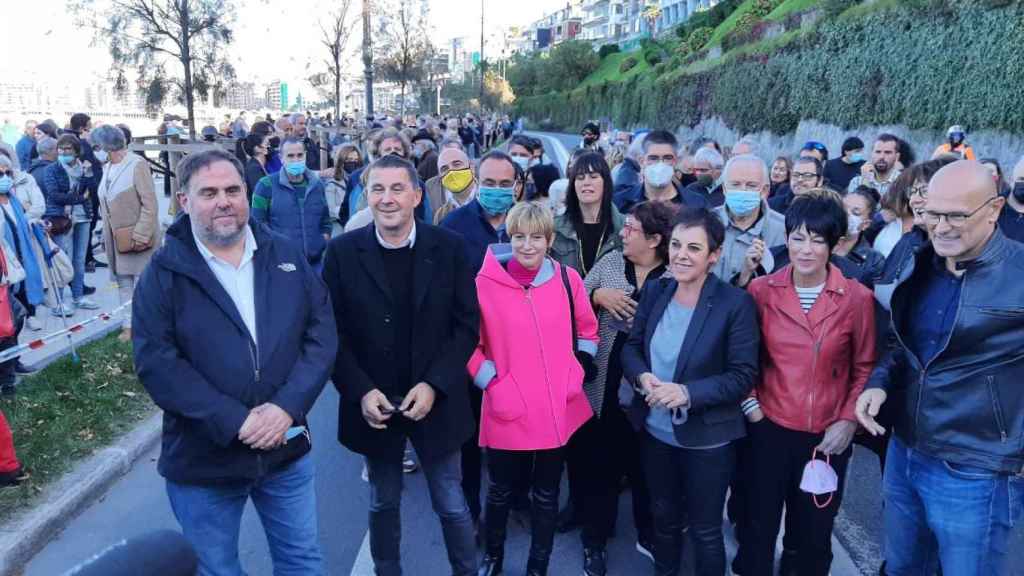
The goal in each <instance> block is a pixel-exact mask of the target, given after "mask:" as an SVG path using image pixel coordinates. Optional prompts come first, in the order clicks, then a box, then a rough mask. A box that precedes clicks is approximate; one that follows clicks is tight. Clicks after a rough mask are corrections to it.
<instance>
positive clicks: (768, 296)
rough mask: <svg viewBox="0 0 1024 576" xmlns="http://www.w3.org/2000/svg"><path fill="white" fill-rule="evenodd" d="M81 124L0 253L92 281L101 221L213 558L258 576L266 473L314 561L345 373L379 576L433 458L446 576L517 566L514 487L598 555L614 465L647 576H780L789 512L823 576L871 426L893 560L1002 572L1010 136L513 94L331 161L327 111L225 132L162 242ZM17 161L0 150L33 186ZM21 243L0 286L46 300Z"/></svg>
mask: <svg viewBox="0 0 1024 576" xmlns="http://www.w3.org/2000/svg"><path fill="white" fill-rule="evenodd" d="M325 123H331V122H330V121H329V120H328V121H327V122H325ZM71 124H72V128H75V127H76V126H77V128H78V129H79V130H80V131H84V134H79V135H78V136H75V135H71V134H68V135H63V136H60V137H59V138H57V139H56V140H57V141H56V142H54V143H52V145H51V143H50V142H49V140H53V138H52V136H50V135H48V134H47V133H46V130H43V134H42V136H40V137H37V135H36V133H37V132H39V130H38V127H35V129H34V132H33V133H32V134H31V135H30V137H31V138H32V140H33V142H32V143H30V145H29V146H27V147H26V148H31V149H32V150H33V151H37V152H36V153H37V154H38V156H39V157H41V158H44V157H48V156H51V155H52V154H53V153H56V154H57V157H58V160H57V161H56V162H53V161H52V160H51V165H50V166H46V167H42V168H41V170H42V174H43V176H42V180H41V181H39V182H38V183H39V186H38V188H39V189H40V190H41V195H42V199H43V200H42V201H40V200H38V196H39V194H40V192H39V191H36V192H32V190H29V189H27V188H29V186H28V185H23V186H25V188H26V190H22V189H18V188H14V192H16V194H14V193H10V191H11V189H12V187H11V186H7V188H6V190H5V188H4V186H5V180H4V178H5V176H2V175H0V204H2V205H3V207H4V209H5V210H4V212H5V220H6V221H7V223H8V225H7V226H5V228H4V230H5V238H6V239H7V241H6V242H5V244H4V246H3V248H4V250H3V253H4V254H5V255H6V256H7V259H8V261H10V260H12V257H17V258H18V259H19V260H24V258H22V256H23V254H28V255H29V256H31V254H32V252H31V250H32V248H31V247H29V246H25V245H24V244H23V243H22V240H20V239H21V238H22V236H23V233H22V230H23V229H24V228H26V226H27V224H28V223H30V222H31V221H33V219H38V218H42V219H43V220H45V221H47V222H48V225H47V227H46V228H47V229H48V230H49V231H50V234H51V235H52V236H54V238H55V241H56V243H57V244H58V245H61V246H64V249H65V251H66V252H67V253H68V254H69V255H72V261H73V262H74V273H75V279H73V280H72V281H71V283H70V284H71V293H72V300H71V304H72V305H73V306H77V307H82V308H88V307H89V305H90V302H89V301H88V300H87V297H86V294H85V287H84V286H83V284H82V282H81V280H80V279H78V278H79V270H80V269H82V270H84V266H85V263H86V259H87V253H88V246H87V245H88V236H87V235H85V234H84V233H83V234H82V237H83V240H79V239H78V232H77V231H78V230H79V229H81V230H86V231H87V230H88V227H89V226H90V225H94V223H95V218H96V215H97V213H99V216H100V218H101V221H102V222H103V226H104V231H105V241H104V246H105V249H106V252H107V263H108V265H110V266H111V273H112V275H113V277H114V278H116V280H117V282H118V286H119V288H121V294H122V297H123V298H126V299H127V298H131V297H132V293H133V291H134V300H133V305H132V308H133V316H132V318H131V320H130V322H131V323H130V324H126V334H127V335H128V336H129V337H131V338H132V341H133V344H134V354H135V363H136V369H137V372H138V374H139V377H140V379H141V381H142V383H143V385H144V386H145V387H146V389H147V390H148V391H149V393H150V394H151V395H152V397H153V399H154V401H155V402H156V404H157V405H158V406H160V407H161V408H162V409H163V410H164V413H165V420H164V432H163V434H164V441H163V445H162V451H161V455H160V461H159V471H160V473H161V474H162V475H163V476H164V477H165V478H166V480H167V492H168V495H169V498H170V501H171V505H172V508H173V510H174V513H175V515H176V517H177V519H178V521H179V523H180V524H181V526H182V529H183V531H184V534H185V537H186V538H187V539H188V540H189V541H190V543H191V544H192V546H193V547H194V548H195V549H196V552H197V555H198V558H199V562H200V573H201V574H204V575H216V576H221V575H224V576H227V575H231V576H236V575H238V574H242V570H241V566H240V564H239V557H238V550H237V545H238V534H239V526H240V522H241V515H242V510H243V509H244V506H245V504H246V502H247V501H248V500H249V499H252V501H253V503H254V504H255V506H256V509H257V511H258V512H259V513H260V515H261V516H262V517H264V518H273V521H270V522H264V529H265V531H266V533H267V536H268V542H269V544H270V548H271V556H272V558H273V562H274V565H275V571H278V572H280V573H296V574H298V573H301V574H322V573H324V567H323V559H322V555H321V553H320V549H319V542H318V536H317V522H316V498H315V494H314V490H313V480H314V476H315V469H314V465H313V461H312V459H311V456H310V455H309V452H310V450H311V440H310V433H309V428H308V423H307V420H306V418H307V415H308V413H309V411H310V410H311V409H312V407H313V404H314V403H315V401H316V399H317V398H318V396H319V395H320V392H321V390H322V388H323V386H324V385H325V384H326V382H327V381H328V380H331V381H332V382H333V383H334V385H335V386H336V387H337V389H338V391H339V393H340V404H339V407H338V440H339V442H340V443H341V444H342V445H343V446H345V447H346V448H347V449H349V450H352V451H354V452H356V453H359V454H361V455H362V456H363V457H364V458H365V464H366V470H365V479H366V480H367V482H368V483H369V485H370V510H369V538H370V551H371V556H372V558H373V562H374V565H375V570H376V573H377V574H380V575H383V576H391V575H398V574H401V573H402V563H401V557H400V535H401V508H402V504H401V494H402V475H403V472H409V471H411V470H413V469H415V468H416V467H417V466H418V467H419V468H421V469H422V471H423V473H424V475H425V477H426V481H427V486H428V489H429V492H430V498H431V503H432V505H433V508H434V511H435V512H436V514H437V515H438V517H439V520H440V524H441V528H442V533H443V536H444V542H445V545H446V548H447V553H448V560H449V562H450V564H451V571H452V573H453V574H457V575H463V576H465V575H470V574H473V575H479V576H497V575H499V574H503V573H504V571H505V564H506V551H505V540H506V533H507V524H508V520H509V516H510V513H511V512H512V511H514V510H528V511H529V516H530V531H531V542H530V547H529V553H528V557H527V558H526V564H525V566H526V574H528V575H529V576H540V575H543V574H547V571H548V565H549V562H550V559H551V555H552V549H553V542H554V537H555V534H556V533H557V532H559V531H561V532H568V531H571V530H575V529H579V532H580V554H579V562H580V566H581V567H582V571H583V573H584V574H585V575H586V576H603V575H605V574H606V573H607V572H608V569H607V566H608V547H607V543H608V541H609V540H610V539H612V538H614V537H615V530H614V527H615V525H616V521H617V518H616V516H617V512H618V501H619V496H620V491H621V490H622V488H623V487H624V486H625V487H628V489H629V491H630V497H631V502H632V521H633V524H634V525H635V533H636V538H637V540H636V542H635V548H636V551H637V552H638V553H640V554H643V555H644V556H646V557H648V558H649V559H650V560H651V562H652V568H651V571H652V573H653V574H655V575H657V576H672V575H676V574H679V573H680V570H681V563H682V552H683V548H684V546H687V545H690V544H691V543H692V546H693V556H694V558H695V568H694V573H695V574H698V575H701V576H712V575H713V576H720V575H722V574H725V573H727V570H731V571H732V573H733V574H738V575H744V576H769V575H772V574H774V571H775V563H776V557H777V556H778V554H777V552H778V551H777V550H776V542H777V539H778V536H779V532H780V530H781V531H783V532H784V535H783V537H782V539H781V542H782V547H783V549H782V551H781V568H780V570H781V574H784V575H786V576H791V575H799V576H825V575H827V574H828V573H829V570H830V566H831V563H832V557H833V554H832V532H833V527H834V523H835V519H836V515H837V513H838V512H839V509H840V507H841V506H842V502H843V493H844V490H845V487H846V486H845V484H846V482H847V479H848V475H847V470H848V468H849V463H850V459H851V456H852V453H853V448H852V445H853V444H854V443H859V444H862V445H863V446H865V447H866V448H868V449H869V450H871V451H872V452H874V453H875V454H877V456H878V458H879V465H880V467H881V469H883V471H884V473H883V482H882V486H878V487H873V489H874V490H878V491H879V492H880V493H881V494H882V500H883V503H884V537H883V539H884V547H885V560H886V562H885V564H884V565H883V566H882V568H881V573H882V574H888V575H891V576H907V575H911V574H913V575H929V576H930V575H933V574H936V573H940V571H941V573H943V574H949V575H958V576H959V575H964V576H970V575H978V576H981V575H986V576H988V575H994V574H1004V573H1006V562H1007V559H1008V554H1009V552H1008V550H1007V542H1008V537H1009V534H1010V531H1011V528H1012V527H1013V526H1014V524H1015V523H1016V522H1017V521H1018V520H1019V517H1020V514H1021V512H1022V508H1024V505H1022V502H1024V409H1022V407H1024V393H1022V391H1021V387H1020V386H1019V383H1020V382H1021V381H1022V380H1024V288H1021V283H1020V282H1019V281H1018V275H1019V274H1020V273H1021V272H1024V245H1021V244H1020V242H1021V241H1024V159H1022V160H1021V161H1020V162H1018V163H1017V165H1016V166H1014V168H1013V171H1012V173H1011V176H1010V178H1009V180H1008V181H1007V180H1005V179H1004V175H1003V172H1002V170H1001V168H1000V167H999V165H998V163H997V162H995V161H994V160H991V159H982V160H980V161H979V160H975V159H974V154H975V152H974V149H973V148H972V147H971V146H969V145H968V144H967V143H966V136H965V133H964V130H963V129H962V128H961V127H960V126H953V127H951V128H950V129H949V131H948V141H947V142H946V143H944V144H943V145H941V146H940V147H939V148H938V149H936V150H935V152H934V154H933V157H932V158H929V159H927V160H917V159H916V158H915V157H914V152H913V149H912V147H911V146H910V145H909V144H908V143H907V142H905V141H903V140H902V139H900V138H898V137H896V136H894V135H891V134H879V135H877V137H875V139H874V141H873V142H872V143H871V146H870V147H868V146H867V145H866V144H865V143H864V141H862V140H861V139H860V138H858V137H856V136H850V137H849V138H847V139H846V140H845V141H844V142H843V144H842V147H841V154H840V155H839V156H837V157H831V158H830V156H829V150H828V148H827V146H826V145H824V144H823V143H820V142H813V141H812V142H807V143H806V144H805V145H803V146H802V147H801V149H800V150H798V151H794V152H795V153H794V154H793V155H792V156H790V155H785V156H781V157H778V158H772V157H770V156H769V157H766V156H765V155H764V154H762V153H761V146H760V145H759V141H758V140H757V139H756V138H753V137H745V138H742V139H740V140H738V141H737V142H735V143H733V144H732V145H731V146H729V147H726V146H723V145H722V143H720V142H716V141H714V140H711V139H707V138H699V139H697V140H695V141H693V142H690V143H687V144H681V143H680V142H679V141H678V139H677V138H676V136H675V135H674V134H673V133H672V132H669V131H665V130H654V131H648V132H640V133H629V132H625V131H620V132H617V133H615V134H614V135H609V134H604V135H602V134H601V129H600V126H599V125H598V124H596V123H588V124H586V125H585V126H584V127H583V129H582V131H581V135H582V136H583V141H582V143H581V145H580V146H579V148H578V149H576V150H573V151H572V155H571V158H570V159H569V161H568V164H567V165H566V166H556V165H555V164H554V163H553V161H552V157H551V156H550V155H548V154H546V153H545V150H544V145H543V141H542V140H541V139H539V138H536V137H533V136H529V135H527V134H524V133H521V131H519V130H517V129H516V126H514V125H513V123H512V122H511V121H509V120H508V119H507V118H498V117H497V116H486V117H474V116H472V115H468V116H464V117H437V116H422V117H419V118H416V119H414V120H404V121H403V120H402V119H390V120H389V119H369V120H368V121H367V122H366V123H365V125H361V124H362V123H360V125H359V126H356V125H355V123H354V122H353V121H352V120H351V119H342V120H339V121H338V122H337V123H336V124H338V125H340V126H341V127H343V128H344V129H343V130H340V131H338V132H337V134H338V135H337V137H336V138H332V139H331V142H330V144H331V151H330V153H329V154H328V155H327V156H328V158H329V162H328V165H326V166H321V162H320V152H321V149H320V146H321V144H320V143H319V140H318V139H313V138H311V137H310V136H309V135H308V134H307V128H306V125H307V117H306V116H305V115H302V114H298V115H293V116H291V117H285V118H281V119H279V120H278V121H277V122H270V121H269V119H268V121H263V120H261V121H258V122H254V123H253V124H252V125H251V126H250V125H249V124H248V123H247V122H246V121H245V118H244V117H242V116H239V117H238V118H236V119H235V120H234V121H232V120H231V119H230V118H226V119H225V122H224V124H223V125H222V126H221V127H220V128H219V130H218V129H215V131H216V132H219V133H220V134H221V135H222V136H226V135H228V134H230V136H231V137H232V138H235V139H237V142H238V143H239V146H238V148H237V150H232V151H225V150H223V149H219V148H216V149H211V150H208V151H203V152H198V153H193V154H190V155H188V156H186V157H185V158H184V160H183V161H182V163H181V164H180V165H179V166H178V167H176V175H177V178H178V179H179V182H180V185H181V190H180V192H179V195H178V198H177V201H178V203H179V204H180V207H181V212H180V214H179V215H178V217H177V218H176V219H175V221H174V223H173V224H172V225H171V226H170V228H169V229H167V231H166V237H164V236H163V234H162V233H161V231H160V228H159V226H154V224H153V223H154V220H153V217H154V216H153V209H152V206H153V191H152V178H151V177H150V175H149V172H148V168H147V167H146V163H145V162H144V161H142V160H140V159H139V158H138V157H136V156H134V155H126V147H125V135H124V134H123V132H122V131H121V130H119V129H118V128H115V127H101V128H96V129H93V130H91V131H90V128H91V126H90V125H89V122H88V118H86V119H85V123H84V124H83V123H82V122H81V121H78V122H77V123H76V121H75V119H74V118H73V119H72V123H71ZM51 150H52V151H51ZM86 150H89V151H90V152H89V155H88V156H87V154H86V152H85V151H86ZM20 152H21V145H20V143H19V153H20ZM28 154H32V152H28ZM44 155H45V156H44ZM12 165H13V164H12V162H11V160H10V159H8V161H7V164H4V156H3V155H0V171H2V170H4V167H5V166H7V171H8V172H12V174H13V175H11V176H6V177H7V178H10V179H11V180H12V181H14V182H24V181H25V178H24V177H23V176H22V175H21V174H22V173H21V172H19V171H18V170H17V169H16V168H11V167H10V166H12ZM36 168H37V169H39V167H38V166H37V167H36ZM563 175H564V177H563ZM144 180H145V181H147V182H148V183H146V182H144ZM90 191H93V192H92V194H93V196H90ZM129 191H130V193H128V194H126V192H129ZM34 196H35V197H36V199H33V197H34ZM94 196H98V198H96V202H95V203H96V205H97V206H98V210H97V207H96V206H93V207H92V208H90V206H91V204H90V202H92V199H93V197H94ZM36 203H40V204H41V205H40V206H36ZM8 204H10V205H12V206H11V207H8ZM23 205H24V206H23ZM36 213H38V214H37V215H36V216H27V215H29V214H36ZM62 217H63V220H62V219H61V218H62ZM47 219H48V220H47ZM65 220H66V221H68V222H65ZM23 222H24V223H23ZM62 227H63V229H64V232H58V230H60V229H62ZM79 227H80V228H79ZM25 237H26V238H29V236H27V235H26V236H25ZM160 246H162V247H160ZM29 262H31V258H29ZM31 267H32V266H31V264H28V265H24V266H23V268H24V269H25V274H26V276H25V278H24V279H20V280H15V279H13V278H11V279H9V280H8V284H9V285H11V286H17V288H15V289H14V293H15V294H17V295H18V299H19V301H20V300H26V301H27V302H26V303H27V304H32V305H38V304H40V303H41V302H42V299H41V298H42V294H43V293H44V292H46V290H45V289H42V288H38V287H37V286H36V285H35V284H33V283H32V281H31V278H32V271H31V270H30V268H31ZM37 268H38V265H37ZM36 274H38V272H37V273H36ZM37 288H38V289H37ZM282 302H287V303H288V305H287V306H282V305H281V303H282ZM57 312H60V311H57ZM57 312H55V313H57ZM128 326H130V328H129V327H128ZM0 424H2V423H0ZM410 445H411V446H412V448H413V449H414V450H415V454H416V459H415V460H413V459H412V458H411V455H410V451H409V446H410ZM417 461H418V462H417ZM2 465H3V461H2V460H0V466H2ZM485 469H486V478H487V480H488V482H487V485H486V486H485V485H484V482H483V478H484V474H483V472H484V470H485ZM563 473H565V474H567V475H568V490H569V495H568V506H567V507H565V508H564V509H561V510H560V509H559V496H560V494H559V492H560V486H561V484H562V478H563ZM723 512H724V513H723ZM726 522H728V523H730V524H732V527H733V530H734V533H735V535H736V539H737V540H738V544H739V551H738V554H737V555H736V556H735V558H734V559H733V561H732V563H731V566H730V565H729V564H728V562H727V556H726V551H725V539H724V530H725V529H726V527H725V523H726ZM479 547H482V549H483V550H482V553H481V552H480V551H478V548H479ZM515 563H516V564H517V565H518V564H519V562H518V561H515Z"/></svg>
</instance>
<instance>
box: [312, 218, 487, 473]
mask: <svg viewBox="0 0 1024 576" xmlns="http://www.w3.org/2000/svg"><path fill="white" fill-rule="evenodd" d="M375 230H376V228H375V227H374V226H373V225H372V224H371V225H370V226H367V227H365V228H361V229H359V230H355V231H353V232H350V233H348V234H344V235H342V236H339V237H337V238H334V239H333V240H332V241H331V243H330V244H329V245H328V247H327V255H326V258H325V262H324V280H325V281H326V282H327V287H328V290H329V292H330V295H331V303H332V305H333V306H334V317H335V321H336V324H337V327H338V355H337V358H336V360H335V364H334V376H333V380H334V385H335V386H336V387H337V388H338V392H340V393H341V402H340V406H339V408H338V418H339V423H338V440H339V441H340V442H341V443H342V444H343V445H344V446H346V447H348V448H349V449H351V450H352V451H354V452H358V453H360V454H365V455H368V456H379V455H385V454H388V453H389V450H390V451H395V450H401V449H402V447H403V446H404V445H405V438H406V436H408V437H409V438H410V439H411V440H412V442H413V445H414V446H415V447H416V452H417V454H419V456H420V458H422V459H424V460H430V459H432V458H434V457H438V456H443V455H446V454H449V453H451V452H452V451H453V450H456V449H458V448H459V447H461V446H462V444H463V443H464V442H465V441H466V440H467V439H469V437H470V436H471V435H472V434H473V431H474V427H475V426H474V420H473V414H472V412H471V411H470V407H469V396H468V389H467V385H466V363H467V362H468V361H469V357H470V355H471V354H472V353H473V350H474V348H476V344H477V341H478V339H479V334H480V332H479V329H480V309H479V306H478V305H477V299H476V285H475V284H474V281H473V271H472V270H471V269H470V266H469V264H468V262H467V261H466V257H465V251H464V250H463V249H462V246H461V238H460V237H459V236H457V235H456V234H454V233H452V232H449V231H447V230H442V229H441V228H438V227H435V226H431V225H428V224H425V223H423V222H417V223H416V244H415V245H414V248H413V275H412V277H411V278H409V282H410V283H411V284H412V285H413V286H414V302H413V305H414V315H413V342H412V377H413V382H414V383H415V382H426V383H428V384H430V385H431V386H432V387H433V388H434V390H436V391H437V398H436V400H435V402H434V407H433V409H432V410H431V411H430V414H428V415H427V417H426V418H424V419H423V420H422V421H420V422H417V423H413V422H412V421H409V420H406V419H405V418H404V417H402V416H400V415H396V416H394V417H392V418H391V419H390V420H389V422H388V428H387V429H386V430H375V429H373V428H370V426H369V424H367V423H366V420H364V419H363V414H362V409H361V406H360V401H361V400H362V398H363V396H364V395H365V394H366V393H367V392H369V391H370V390H373V389H374V388H376V387H377V386H376V384H375V382H383V381H385V378H386V376H385V374H386V373H387V371H388V363H389V362H393V358H392V357H391V354H392V352H391V350H392V345H393V342H394V338H395V334H394V329H393V325H392V324H391V322H390V316H391V314H392V309H393V305H392V302H391V288H390V287H389V283H388V278H387V274H386V272H385V271H384V261H383V258H382V257H381V254H380V246H379V245H378V243H377V236H376V232H375ZM392 453H393V452H392Z"/></svg>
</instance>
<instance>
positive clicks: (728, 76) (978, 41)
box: [516, 0, 1024, 134]
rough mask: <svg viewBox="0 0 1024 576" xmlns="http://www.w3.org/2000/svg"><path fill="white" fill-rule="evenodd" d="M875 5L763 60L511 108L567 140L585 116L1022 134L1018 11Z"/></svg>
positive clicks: (1023, 19) (917, 1)
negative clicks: (561, 130)
mask: <svg viewBox="0 0 1024 576" xmlns="http://www.w3.org/2000/svg"><path fill="white" fill-rule="evenodd" d="M879 4H880V6H879V7H868V6H859V7H855V8H853V9H852V10H850V11H847V12H846V13H844V14H842V15H840V16H837V17H835V18H830V19H828V20H826V21H823V22H820V23H819V24H818V26H817V27H816V28H815V29H813V30H809V31H806V32H804V33H803V34H801V35H800V36H798V37H796V38H795V39H794V40H792V41H791V42H789V43H788V44H785V45H784V46H783V47H782V48H780V49H778V50H777V51H775V52H771V53H770V54H751V55H746V56H740V57H736V58H729V59H726V60H724V61H723V62H722V63H721V64H719V65H717V66H712V67H707V66H704V67H703V68H704V69H703V70H701V71H697V72H681V71H680V70H675V71H673V70H672V69H671V68H669V69H667V70H666V69H664V68H663V69H662V70H663V71H664V73H663V74H662V75H661V76H659V77H658V78H657V79H653V78H652V75H643V76H638V77H635V78H633V79H631V80H629V81H625V82H608V83H604V84H601V85H596V86H588V87H586V88H579V89H576V90H574V91H572V92H568V93H566V92H561V93H552V94H547V95H543V96H533V97H528V98H523V99H520V100H518V101H517V103H516V106H517V110H518V112H519V113H520V115H522V116H525V117H527V118H529V119H530V120H532V121H533V122H535V123H539V122H544V121H547V122H549V123H550V124H551V125H552V126H555V127H571V128H572V129H574V130H575V129H576V127H578V126H580V125H582V124H583V123H584V122H585V121H587V120H590V119H592V118H610V119H611V120H612V121H613V122H614V123H615V124H617V125H643V126H657V127H665V128H676V127H686V126H689V127H692V126H695V125H697V124H698V123H700V122H701V120H702V119H706V118H712V117H717V118H721V119H722V120H723V121H724V122H725V123H727V124H728V125H729V126H731V127H732V128H733V129H735V130H737V131H739V132H758V131H762V130H767V131H770V132H773V133H776V134H786V133H791V132H793V131H795V130H796V128H797V126H798V125H799V123H800V121H801V120H819V121H822V122H827V123H829V124H833V125H837V126H840V127H843V128H852V127H857V126H864V125H884V124H898V125H903V126H907V127H908V128H911V129H936V130H944V129H945V128H946V127H947V126H949V125H950V124H953V123H957V124H962V125H965V126H966V127H967V129H968V130H981V129H985V130H999V131H1005V132H1010V133H1018V134H1019V133H1024V2H1021V1H1020V0H972V1H970V2H965V1H960V0H903V1H899V2H886V1H885V0H881V1H880V3H879ZM883 5H884V6H883ZM869 8H873V9H869Z"/></svg>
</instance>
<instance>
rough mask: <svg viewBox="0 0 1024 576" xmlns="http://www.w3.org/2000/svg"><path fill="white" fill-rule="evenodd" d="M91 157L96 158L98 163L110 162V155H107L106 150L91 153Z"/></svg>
mask: <svg viewBox="0 0 1024 576" xmlns="http://www.w3.org/2000/svg"><path fill="white" fill-rule="evenodd" d="M93 155H94V156H96V159H97V160H99V161H100V162H106V161H107V160H110V154H108V153H107V151H106V150H96V151H95V152H93Z"/></svg>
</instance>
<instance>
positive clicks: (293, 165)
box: [284, 160, 306, 176]
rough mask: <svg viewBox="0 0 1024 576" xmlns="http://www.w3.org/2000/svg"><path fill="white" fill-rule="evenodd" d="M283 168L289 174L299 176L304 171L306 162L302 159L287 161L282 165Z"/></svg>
mask: <svg viewBox="0 0 1024 576" xmlns="http://www.w3.org/2000/svg"><path fill="white" fill-rule="evenodd" d="M284 169H285V171H286V172H288V175H290V176H301V175H303V174H305V173H306V163H305V162H304V161H301V160H300V161H297V162H288V163H286V164H285V165H284Z"/></svg>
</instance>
